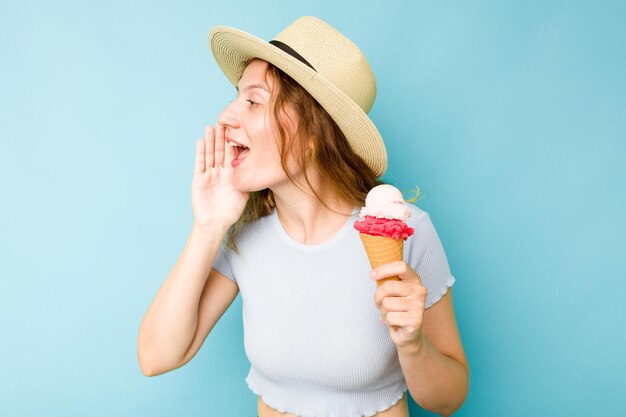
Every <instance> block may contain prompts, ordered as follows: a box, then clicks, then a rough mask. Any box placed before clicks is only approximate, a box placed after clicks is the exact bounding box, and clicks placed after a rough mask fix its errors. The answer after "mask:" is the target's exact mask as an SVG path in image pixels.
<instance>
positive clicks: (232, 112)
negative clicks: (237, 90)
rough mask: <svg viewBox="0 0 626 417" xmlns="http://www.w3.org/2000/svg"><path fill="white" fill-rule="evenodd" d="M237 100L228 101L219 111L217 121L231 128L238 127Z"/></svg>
mask: <svg viewBox="0 0 626 417" xmlns="http://www.w3.org/2000/svg"><path fill="white" fill-rule="evenodd" d="M236 102H237V100H233V101H231V102H230V103H228V106H226V108H225V109H224V111H222V113H220V115H219V116H218V118H217V123H219V124H221V125H224V126H229V127H232V128H238V127H239V110H238V109H237V103H236Z"/></svg>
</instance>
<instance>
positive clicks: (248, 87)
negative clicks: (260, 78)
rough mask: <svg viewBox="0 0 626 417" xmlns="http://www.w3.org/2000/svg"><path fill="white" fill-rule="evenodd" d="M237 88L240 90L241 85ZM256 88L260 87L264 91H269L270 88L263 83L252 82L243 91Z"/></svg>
mask: <svg viewBox="0 0 626 417" xmlns="http://www.w3.org/2000/svg"><path fill="white" fill-rule="evenodd" d="M235 88H236V89H237V92H239V86H236V87H235ZM255 88H259V89H261V90H264V91H266V92H268V93H269V90H268V89H267V87H265V86H264V85H262V84H250V85H248V86H246V87H244V89H243V91H244V92H246V91H248V90H252V89H255Z"/></svg>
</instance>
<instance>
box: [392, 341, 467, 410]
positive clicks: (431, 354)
mask: <svg viewBox="0 0 626 417" xmlns="http://www.w3.org/2000/svg"><path fill="white" fill-rule="evenodd" d="M398 357H399V359H400V366H401V367H402V372H403V374H404V378H405V380H406V383H407V386H408V388H409V392H410V393H411V397H413V399H414V400H415V402H417V403H418V404H419V405H420V406H421V407H422V408H425V409H426V410H429V411H432V412H434V413H437V414H440V415H442V416H450V415H452V413H454V412H455V411H456V410H458V409H459V408H460V407H461V405H462V404H463V402H464V401H465V397H466V396H467V392H468V389H469V371H468V369H466V368H465V367H464V366H463V365H462V364H461V363H460V362H458V361H456V360H455V359H453V358H451V357H449V356H446V355H444V354H442V353H441V352H439V351H438V350H437V348H435V346H433V345H432V344H431V343H430V342H429V341H428V339H427V338H426V337H425V336H423V335H422V342H421V343H420V345H419V347H418V348H416V347H411V348H408V347H407V348H398Z"/></svg>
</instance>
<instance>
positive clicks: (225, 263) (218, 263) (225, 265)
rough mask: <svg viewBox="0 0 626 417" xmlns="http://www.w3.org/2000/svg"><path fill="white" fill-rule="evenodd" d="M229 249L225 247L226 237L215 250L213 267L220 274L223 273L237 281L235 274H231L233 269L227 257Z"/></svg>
mask: <svg viewBox="0 0 626 417" xmlns="http://www.w3.org/2000/svg"><path fill="white" fill-rule="evenodd" d="M229 251H230V249H228V248H227V247H226V239H224V241H223V242H222V244H221V245H220V248H219V250H218V251H217V255H216V256H215V260H214V261H213V269H215V270H216V271H217V272H219V273H220V274H222V275H224V276H225V277H227V278H228V279H230V280H232V281H235V282H237V280H236V279H235V274H233V270H232V268H231V267H230V261H229V259H228V253H229Z"/></svg>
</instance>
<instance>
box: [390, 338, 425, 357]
mask: <svg viewBox="0 0 626 417" xmlns="http://www.w3.org/2000/svg"><path fill="white" fill-rule="evenodd" d="M426 343H427V341H426V338H425V337H424V335H423V334H420V336H419V338H418V339H417V340H416V341H415V342H412V343H408V344H406V345H402V346H397V348H398V353H399V354H407V355H411V356H417V355H419V354H420V353H421V352H422V350H423V349H424V345H425V344H426Z"/></svg>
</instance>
